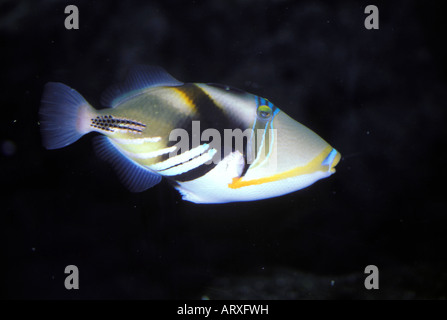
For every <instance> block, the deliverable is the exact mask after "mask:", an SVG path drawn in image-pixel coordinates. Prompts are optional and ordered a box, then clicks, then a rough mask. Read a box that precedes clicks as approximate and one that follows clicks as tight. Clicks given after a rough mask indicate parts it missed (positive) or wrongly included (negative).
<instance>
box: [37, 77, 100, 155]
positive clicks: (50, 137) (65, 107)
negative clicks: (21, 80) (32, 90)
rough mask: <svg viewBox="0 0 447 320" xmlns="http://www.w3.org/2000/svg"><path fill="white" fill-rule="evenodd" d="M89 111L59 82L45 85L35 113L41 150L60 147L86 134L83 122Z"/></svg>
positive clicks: (84, 103)
mask: <svg viewBox="0 0 447 320" xmlns="http://www.w3.org/2000/svg"><path fill="white" fill-rule="evenodd" d="M93 112H94V109H93V108H92V107H91V106H90V105H89V104H88V102H87V101H85V99H84V98H83V97H82V96H81V95H80V94H79V93H78V92H77V91H76V90H74V89H72V88H70V87H68V86H66V85H64V84H62V83H57V82H49V83H47V84H46V85H45V90H44V93H43V96H42V100H41V107H40V110H39V116H40V125H41V134H42V142H43V145H44V147H45V148H47V149H58V148H63V147H65V146H68V145H69V144H72V143H73V142H75V141H76V140H78V139H79V138H80V137H82V136H83V135H84V134H86V133H88V132H90V130H89V125H88V123H87V122H86V121H88V119H89V116H90V115H91V114H92V113H93Z"/></svg>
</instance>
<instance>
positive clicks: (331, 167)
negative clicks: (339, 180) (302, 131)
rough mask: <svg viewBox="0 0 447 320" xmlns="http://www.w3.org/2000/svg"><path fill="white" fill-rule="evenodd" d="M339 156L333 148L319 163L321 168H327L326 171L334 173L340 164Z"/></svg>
mask: <svg viewBox="0 0 447 320" xmlns="http://www.w3.org/2000/svg"><path fill="white" fill-rule="evenodd" d="M340 159H341V154H340V152H338V151H337V150H335V149H334V148H332V150H331V152H329V154H328V156H327V157H326V158H325V159H324V160H323V162H322V163H321V165H322V166H327V168H328V171H329V172H331V173H335V166H336V165H337V164H338V163H339V162H340Z"/></svg>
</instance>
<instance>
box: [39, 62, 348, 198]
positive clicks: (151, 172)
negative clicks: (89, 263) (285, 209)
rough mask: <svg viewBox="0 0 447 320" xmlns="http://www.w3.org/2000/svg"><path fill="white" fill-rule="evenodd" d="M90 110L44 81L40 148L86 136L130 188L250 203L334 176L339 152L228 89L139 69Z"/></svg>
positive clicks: (267, 106) (267, 105)
mask: <svg viewBox="0 0 447 320" xmlns="http://www.w3.org/2000/svg"><path fill="white" fill-rule="evenodd" d="M102 103H103V104H104V105H105V106H107V108H104V109H95V108H93V107H92V106H91V105H90V104H89V103H88V102H87V101H86V100H85V99H84V98H83V97H82V96H81V95H80V94H79V93H78V92H77V91H75V90H74V89H71V88H70V87H68V86H66V85H64V84H61V83H53V82H50V83H48V84H47V85H46V87H45V90H44V94H43V97H42V105H41V109H40V123H41V132H42V138H43V144H44V146H45V147H46V148H47V149H57V148H62V147H65V146H67V145H69V144H71V143H73V142H75V141H76V140H78V139H79V138H81V137H82V136H83V135H85V134H88V133H90V132H97V133H100V135H98V136H97V137H95V149H96V150H97V152H98V154H99V155H100V156H101V157H102V158H104V159H106V160H108V161H110V162H111V163H112V164H113V166H114V167H115V168H116V170H117V173H118V175H119V176H120V178H121V180H122V181H123V183H124V184H125V185H126V186H127V187H128V188H129V189H130V190H131V191H136V192H139V191H143V190H146V189H148V188H150V187H152V186H154V185H156V184H157V183H159V182H160V180H161V179H162V177H165V178H167V179H168V180H169V181H171V182H172V183H173V184H174V187H175V188H176V189H177V190H178V191H179V192H180V193H181V194H182V196H183V199H184V200H188V201H191V202H195V203H225V202H234V201H251V200H259V199H266V198H271V197H276V196H280V195H283V194H287V193H290V192H293V191H296V190H299V189H302V188H304V187H307V186H309V185H311V184H312V183H314V182H315V181H317V180H319V179H322V178H325V177H328V176H330V175H331V174H333V173H334V172H335V168H334V167H335V166H336V165H337V163H338V162H339V160H340V153H338V152H337V151H336V150H335V149H334V148H332V147H331V146H330V145H329V144H328V143H327V142H326V141H324V140H323V139H322V138H321V137H320V136H318V135H317V134H316V133H314V132H313V131H311V130H310V129H308V128H307V127H305V126H304V125H302V124H300V123H298V122H297V121H295V120H293V119H292V118H290V117H289V116H287V115H286V114H285V113H284V112H282V111H281V110H280V109H279V108H277V107H276V106H275V105H274V104H272V103H271V102H270V101H268V100H267V99H264V98H262V97H259V96H257V95H254V94H250V93H247V92H244V91H241V90H238V89H235V88H231V87H229V86H224V85H218V84H204V83H182V82H180V81H178V80H176V79H174V78H173V77H172V76H170V75H169V74H168V73H166V71H164V70H163V69H161V68H159V67H139V68H136V69H134V70H133V71H131V72H130V73H129V76H128V78H127V79H126V81H125V82H124V83H122V84H120V85H117V86H114V87H112V88H110V89H109V90H108V91H106V92H105V93H104V95H103V99H102Z"/></svg>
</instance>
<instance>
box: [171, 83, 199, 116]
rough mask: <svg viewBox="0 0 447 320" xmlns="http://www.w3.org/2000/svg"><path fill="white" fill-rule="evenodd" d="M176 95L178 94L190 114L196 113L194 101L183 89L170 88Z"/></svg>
mask: <svg viewBox="0 0 447 320" xmlns="http://www.w3.org/2000/svg"><path fill="white" fill-rule="evenodd" d="M170 89H171V90H173V91H174V92H175V93H177V95H178V97H179V98H180V100H181V101H182V102H183V104H184V105H185V106H186V107H187V108H188V110H187V111H188V112H190V113H193V112H195V111H196V106H195V104H194V102H193V101H192V99H191V98H190V97H189V96H188V95H187V93H186V92H185V91H184V90H182V87H172V88H170Z"/></svg>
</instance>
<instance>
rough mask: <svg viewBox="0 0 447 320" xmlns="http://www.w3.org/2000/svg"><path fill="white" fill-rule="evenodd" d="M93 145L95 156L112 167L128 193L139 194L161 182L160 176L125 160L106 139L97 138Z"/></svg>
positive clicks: (129, 160) (131, 161) (127, 159)
mask: <svg viewBox="0 0 447 320" xmlns="http://www.w3.org/2000/svg"><path fill="white" fill-rule="evenodd" d="M93 143H94V146H95V151H96V153H97V155H98V156H99V157H100V158H102V159H104V160H106V161H108V162H110V163H111V164H112V165H113V167H114V168H115V170H116V172H117V174H118V177H119V179H120V180H121V181H122V183H123V184H124V185H125V186H126V187H127V188H128V189H129V190H130V191H132V192H141V191H144V190H146V189H149V188H151V187H153V186H155V185H156V184H157V183H159V182H160V181H161V175H159V174H158V173H154V172H151V171H149V170H148V169H146V168H145V167H143V166H141V165H139V164H138V163H136V162H135V161H133V160H131V159H129V158H127V157H126V156H125V155H123V154H122V153H121V151H119V149H118V148H117V147H116V146H115V145H114V144H113V142H112V141H111V140H110V139H109V138H108V137H105V136H102V135H101V136H97V137H95V138H94V139H93Z"/></svg>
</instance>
